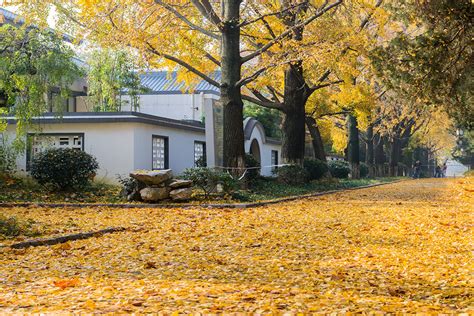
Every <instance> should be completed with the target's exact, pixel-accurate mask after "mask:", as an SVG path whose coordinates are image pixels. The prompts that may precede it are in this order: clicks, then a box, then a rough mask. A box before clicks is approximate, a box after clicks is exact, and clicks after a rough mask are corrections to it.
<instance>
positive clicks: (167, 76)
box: [140, 71, 221, 94]
mask: <svg viewBox="0 0 474 316" xmlns="http://www.w3.org/2000/svg"><path fill="white" fill-rule="evenodd" d="M220 76H221V74H220V72H216V73H215V74H214V75H212V78H213V79H216V80H218V81H219V80H220ZM140 80H141V84H142V86H144V87H145V88H148V89H149V90H150V92H151V93H154V94H181V93H186V92H187V93H189V92H194V93H200V92H204V93H212V94H219V88H217V87H215V86H213V85H211V84H210V83H208V82H207V81H205V80H201V81H200V82H199V83H198V84H197V85H194V86H191V87H186V85H185V83H184V82H180V81H178V79H177V74H176V72H174V71H172V72H168V71H152V72H146V73H144V74H140Z"/></svg>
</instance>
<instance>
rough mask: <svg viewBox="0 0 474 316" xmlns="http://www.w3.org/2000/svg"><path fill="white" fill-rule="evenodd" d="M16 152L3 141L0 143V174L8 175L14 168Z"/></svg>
mask: <svg viewBox="0 0 474 316" xmlns="http://www.w3.org/2000/svg"><path fill="white" fill-rule="evenodd" d="M16 156H17V155H16V152H15V150H14V149H13V148H12V147H11V146H9V145H7V144H6V143H5V142H4V141H0V174H2V173H3V174H10V173H12V172H13V171H15V168H16Z"/></svg>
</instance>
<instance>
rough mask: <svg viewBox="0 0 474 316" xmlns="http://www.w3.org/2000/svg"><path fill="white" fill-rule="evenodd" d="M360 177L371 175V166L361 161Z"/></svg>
mask: <svg viewBox="0 0 474 316" xmlns="http://www.w3.org/2000/svg"><path fill="white" fill-rule="evenodd" d="M359 168H360V177H361V178H366V177H367V176H368V175H369V166H367V164H366V163H365V162H361V163H360V167H359Z"/></svg>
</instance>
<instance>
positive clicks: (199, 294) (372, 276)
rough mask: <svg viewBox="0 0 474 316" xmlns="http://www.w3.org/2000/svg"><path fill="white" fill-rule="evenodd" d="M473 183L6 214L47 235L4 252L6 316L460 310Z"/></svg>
mask: <svg viewBox="0 0 474 316" xmlns="http://www.w3.org/2000/svg"><path fill="white" fill-rule="evenodd" d="M473 184H474V183H473V181H472V180H468V179H456V180H449V179H427V180H414V181H407V182H401V183H395V184H390V185H387V186H382V187H375V188H371V189H364V190H360V191H352V192H347V193H338V194H333V195H328V196H322V197H318V198H314V199H307V200H301V201H294V202H288V203H282V204H278V205H271V206H268V207H262V208H256V209H246V210H199V209H189V210H182V209H173V210H159V209H139V210H123V209H109V208H104V209H80V210H74V209H63V210H62V209H31V208H16V209H4V210H0V211H1V212H2V213H4V214H6V215H15V216H17V217H18V218H22V219H32V220H35V221H36V224H34V225H36V226H38V227H42V228H43V230H44V232H45V233H46V234H47V235H55V234H62V233H67V232H75V231H86V230H97V229H102V228H105V227H108V226H126V227H133V228H134V231H128V232H123V233H116V234H111V235H104V236H102V237H99V238H92V239H88V240H79V241H74V242H70V243H67V244H62V245H56V246H48V247H35V248H29V249H27V250H9V249H6V248H4V249H3V250H0V251H1V253H0V313H2V312H39V311H49V312H52V311H69V312H71V311H77V312H94V311H96V312H125V313H127V312H153V311H165V312H175V311H178V312H183V313H188V312H236V311H247V312H285V311H293V312H297V311H308V312H315V311H316V312H322V313H326V312H345V311H352V312H362V311H371V310H372V311H373V310H376V311H383V312H389V311H406V312H414V311H420V312H461V311H468V308H469V300H472V296H471V295H472V293H474V291H473V288H472V275H471V274H470V273H471V272H472V266H471V265H470V261H472V257H471V252H470V251H471V250H472V208H473V202H474V201H473V197H472V196H473V194H472V192H474V185H473Z"/></svg>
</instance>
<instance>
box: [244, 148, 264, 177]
mask: <svg viewBox="0 0 474 316" xmlns="http://www.w3.org/2000/svg"><path fill="white" fill-rule="evenodd" d="M245 167H246V168H252V169H249V170H247V173H246V174H245V176H246V178H247V180H248V181H249V182H252V181H254V180H255V179H257V178H258V177H259V176H260V169H255V168H256V167H260V163H259V162H258V161H257V159H255V158H254V157H253V156H252V155H250V154H246V155H245Z"/></svg>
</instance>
